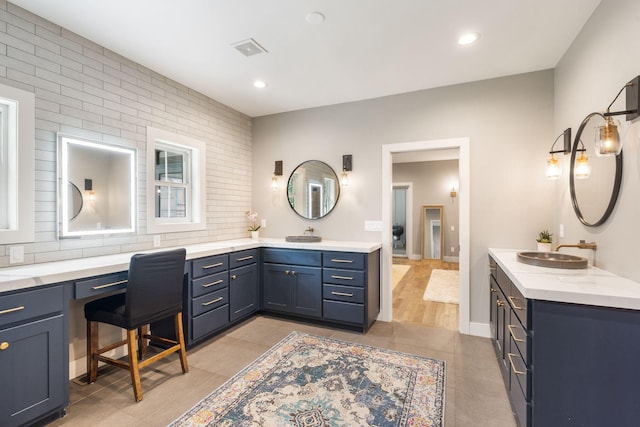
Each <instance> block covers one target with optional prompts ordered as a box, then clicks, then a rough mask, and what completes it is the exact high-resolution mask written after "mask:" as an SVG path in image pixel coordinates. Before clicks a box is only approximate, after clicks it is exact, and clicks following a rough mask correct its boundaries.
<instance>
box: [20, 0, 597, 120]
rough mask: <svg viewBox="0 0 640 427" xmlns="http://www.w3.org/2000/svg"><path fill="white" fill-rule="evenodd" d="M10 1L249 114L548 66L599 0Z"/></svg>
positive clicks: (559, 56)
mask: <svg viewBox="0 0 640 427" xmlns="http://www.w3.org/2000/svg"><path fill="white" fill-rule="evenodd" d="M11 2H12V3H14V4H16V5H18V6H20V7H23V8H25V9H27V10H29V11H31V12H33V13H35V14H36V15H40V16H41V17H43V18H46V19H48V20H50V21H52V22H54V23H56V24H58V25H60V26H62V27H65V28H67V29H69V30H71V31H73V32H75V33H78V34H80V35H82V36H84V37H86V38H87V39H90V40H92V41H94V42H96V43H98V44H100V45H102V46H105V47H107V48H109V49H111V50H113V51H115V52H117V53H119V54H121V55H123V56H125V57H127V58H129V59H131V60H133V61H136V62H138V63H140V64H142V65H144V66H146V67H149V68H151V69H153V70H155V71H157V72H159V73H161V74H164V75H166V76H167V77H169V78H171V79H174V80H176V81H178V82H180V83H182V84H184V85H186V86H188V87H190V88H192V89H195V90H197V91H199V92H202V93H204V94H205V95H207V96H209V97H211V98H213V99H215V100H217V101H220V102H222V103H223V104H226V105H228V106H230V107H232V108H234V109H236V110H238V111H240V112H243V113H245V114H247V115H249V116H251V117H256V116H262V115H266V114H272V113H278V112H284V111H292V110H298V109H302V108H309V107H316V106H321V105H331V104H337V103H342V102H349V101H355V100H362V99H369V98H376V97H380V96H385V95H391V94H397V93H404V92H411V91H415V90H421V89H428V88H433V87H439V86H446V85H451V84H457V83H463V82H469V81H475V80H482V79H488V78H494V77H499V76H505V75H511V74H518V73H524V72H530V71H536V70H543V69H549V68H553V67H555V66H556V64H557V62H558V61H559V59H560V58H561V57H562V55H563V54H564V52H565V51H566V50H567V48H568V47H569V45H570V44H571V42H572V41H573V39H574V38H575V36H576V35H577V34H578V32H579V30H580V28H581V27H582V26H583V25H584V23H585V22H586V20H587V19H588V18H589V16H590V15H591V13H592V12H593V10H594V9H595V8H596V7H597V5H598V4H599V3H600V0H270V1H266V0H180V1H177V0H108V1H105V0H82V1H79V0H53V1H52V0H11ZM313 11H319V12H321V13H322V14H324V15H325V16H326V19H325V21H324V22H323V23H321V24H316V25H312V24H309V23H308V22H307V21H306V19H305V17H306V15H307V14H308V13H309V12H313ZM465 31H475V32H478V33H480V34H481V36H480V39H479V40H478V41H477V42H476V43H475V44H474V45H470V46H459V45H458V44H457V42H456V40H457V38H458V36H459V35H460V34H461V33H462V32H465ZM248 38H253V39H255V40H256V41H258V42H259V43H260V44H261V45H262V46H263V47H264V48H265V49H266V50H267V51H268V53H266V54H260V55H256V56H252V57H245V56H244V55H242V54H241V53H239V52H238V51H237V50H235V49H234V48H232V47H231V46H230V45H231V44H233V43H236V42H238V41H242V40H245V39H248ZM255 79H264V80H265V81H267V82H268V86H267V88H266V89H262V90H258V89H256V88H254V87H253V86H252V82H253V81H254V80H255Z"/></svg>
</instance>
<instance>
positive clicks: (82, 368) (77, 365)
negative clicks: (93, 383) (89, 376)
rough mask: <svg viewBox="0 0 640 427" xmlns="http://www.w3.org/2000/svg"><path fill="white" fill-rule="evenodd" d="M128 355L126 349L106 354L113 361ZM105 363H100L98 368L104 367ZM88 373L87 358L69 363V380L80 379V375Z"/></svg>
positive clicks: (122, 348)
mask: <svg viewBox="0 0 640 427" xmlns="http://www.w3.org/2000/svg"><path fill="white" fill-rule="evenodd" d="M126 354H127V352H126V351H125V347H121V348H117V349H115V350H111V351H108V352H106V353H104V355H105V356H107V357H111V358H113V359H119V358H121V357H124V356H125V355H126ZM102 365H104V363H102V362H99V363H98V366H102ZM86 373H87V357H86V356H83V357H81V358H79V359H76V360H70V361H69V379H70V380H71V379H74V378H76V377H79V376H80V375H84V374H86Z"/></svg>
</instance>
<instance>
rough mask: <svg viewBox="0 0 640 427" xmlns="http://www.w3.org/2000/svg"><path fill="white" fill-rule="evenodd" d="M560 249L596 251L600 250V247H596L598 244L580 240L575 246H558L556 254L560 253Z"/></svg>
mask: <svg viewBox="0 0 640 427" xmlns="http://www.w3.org/2000/svg"><path fill="white" fill-rule="evenodd" d="M560 248H579V249H593V250H594V251H595V250H596V249H597V248H598V245H596V242H591V243H587V242H585V241H584V240H580V241H579V242H578V243H576V244H573V245H570V244H562V245H558V246H556V252H558V249H560Z"/></svg>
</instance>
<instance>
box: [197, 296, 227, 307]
mask: <svg viewBox="0 0 640 427" xmlns="http://www.w3.org/2000/svg"><path fill="white" fill-rule="evenodd" d="M223 299H224V297H218V298H216V299H214V300H211V301H209V302H203V303H202V306H203V307H206V306H208V305H211V304H215V303H217V302H220V301H222V300H223Z"/></svg>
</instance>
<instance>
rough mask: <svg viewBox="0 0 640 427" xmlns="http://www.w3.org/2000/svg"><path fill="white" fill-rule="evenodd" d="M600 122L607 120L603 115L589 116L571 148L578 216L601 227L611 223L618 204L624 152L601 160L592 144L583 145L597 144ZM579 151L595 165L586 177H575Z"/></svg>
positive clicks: (572, 186)
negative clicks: (609, 220) (611, 216)
mask: <svg viewBox="0 0 640 427" xmlns="http://www.w3.org/2000/svg"><path fill="white" fill-rule="evenodd" d="M600 121H601V122H602V123H604V121H605V117H604V115H603V114H602V113H597V112H596V113H591V114H589V115H588V116H587V117H585V119H584V120H583V121H582V123H581V124H580V127H579V128H578V133H577V134H576V138H575V140H574V142H573V147H572V149H571V165H570V170H569V189H570V191H571V203H572V205H573V210H574V212H575V213H576V216H577V217H578V219H579V220H580V222H581V223H582V224H584V225H586V226H587V227H597V226H600V225H602V224H604V223H605V222H606V221H607V219H608V218H609V216H610V215H611V213H612V212H613V209H614V207H615V205H616V202H617V200H618V194H619V193H620V186H621V184H622V152H620V154H618V155H616V156H608V157H599V156H595V155H589V154H592V153H594V151H595V150H594V149H593V147H592V144H589V143H587V144H582V141H587V142H590V141H594V139H595V132H597V128H598V126H599V125H600V124H601V123H598V122H600ZM589 122H592V123H591V124H589ZM579 152H580V153H581V155H582V154H585V155H587V157H588V158H589V161H590V163H591V173H590V174H589V176H588V177H585V178H576V176H575V172H576V171H575V169H576V167H575V166H576V157H577V154H578V153H579Z"/></svg>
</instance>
